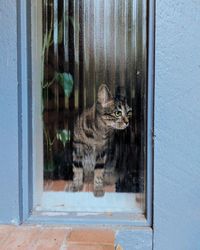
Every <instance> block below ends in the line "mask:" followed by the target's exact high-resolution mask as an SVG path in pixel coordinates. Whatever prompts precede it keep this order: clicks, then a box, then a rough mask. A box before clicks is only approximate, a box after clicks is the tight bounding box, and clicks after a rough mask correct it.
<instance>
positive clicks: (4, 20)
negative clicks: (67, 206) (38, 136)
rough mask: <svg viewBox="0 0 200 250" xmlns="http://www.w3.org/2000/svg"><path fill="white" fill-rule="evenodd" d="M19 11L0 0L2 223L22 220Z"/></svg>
mask: <svg viewBox="0 0 200 250" xmlns="http://www.w3.org/2000/svg"><path fill="white" fill-rule="evenodd" d="M16 11H17V9H16V3H15V1H13V0H3V1H0V223H1V222H6V223H10V222H12V223H16V222H17V221H18V219H19V185H18V180H19V178H18V174H19V172H18V163H19V160H18V133H19V129H18V79H17V25H16V24H17V15H16Z"/></svg>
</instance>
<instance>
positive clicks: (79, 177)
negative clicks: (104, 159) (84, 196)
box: [72, 166, 83, 192]
mask: <svg viewBox="0 0 200 250" xmlns="http://www.w3.org/2000/svg"><path fill="white" fill-rule="evenodd" d="M73 173H74V176H73V184H72V191H74V192H77V191H81V190H82V189H83V168H82V167H75V166H73Z"/></svg>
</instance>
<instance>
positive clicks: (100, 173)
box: [94, 168, 105, 197]
mask: <svg viewBox="0 0 200 250" xmlns="http://www.w3.org/2000/svg"><path fill="white" fill-rule="evenodd" d="M104 193H105V190H104V168H96V169H95V170H94V196H96V197H101V196H104Z"/></svg>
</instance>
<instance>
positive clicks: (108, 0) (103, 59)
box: [42, 0, 146, 197]
mask: <svg viewBox="0 0 200 250" xmlns="http://www.w3.org/2000/svg"><path fill="white" fill-rule="evenodd" d="M142 18H143V17H142V1H136V0H135V1H134V0H125V1H124V0H95V1H94V0H73V1H72V0H61V1H56V0H43V49H42V64H43V70H42V98H43V123H44V125H43V129H44V133H43V134H44V136H43V141H44V180H45V181H44V190H57V191H61V190H62V191H64V190H65V191H74V192H75V191H92V192H93V193H94V196H96V197H99V196H103V195H104V193H105V192H134V193H142V192H143V191H144V184H145V182H144V180H145V136H146V135H145V116H146V114H145V110H146V103H145V96H146V88H145V84H146V82H145V81H146V79H145V77H146V76H145V68H146V66H145V65H146V58H145V53H146V52H145V51H146V50H145V46H146V42H145V39H146V37H145V32H144V31H145V27H144V25H142V21H143V19H142Z"/></svg>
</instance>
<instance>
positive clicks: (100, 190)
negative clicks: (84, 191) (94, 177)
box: [94, 188, 105, 197]
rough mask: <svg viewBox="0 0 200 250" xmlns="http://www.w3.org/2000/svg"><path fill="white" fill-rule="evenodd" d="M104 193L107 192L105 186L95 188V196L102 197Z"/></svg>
mask: <svg viewBox="0 0 200 250" xmlns="http://www.w3.org/2000/svg"><path fill="white" fill-rule="evenodd" d="M104 194H105V191H104V189H103V188H96V189H94V196H95V197H102V196H104Z"/></svg>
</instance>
